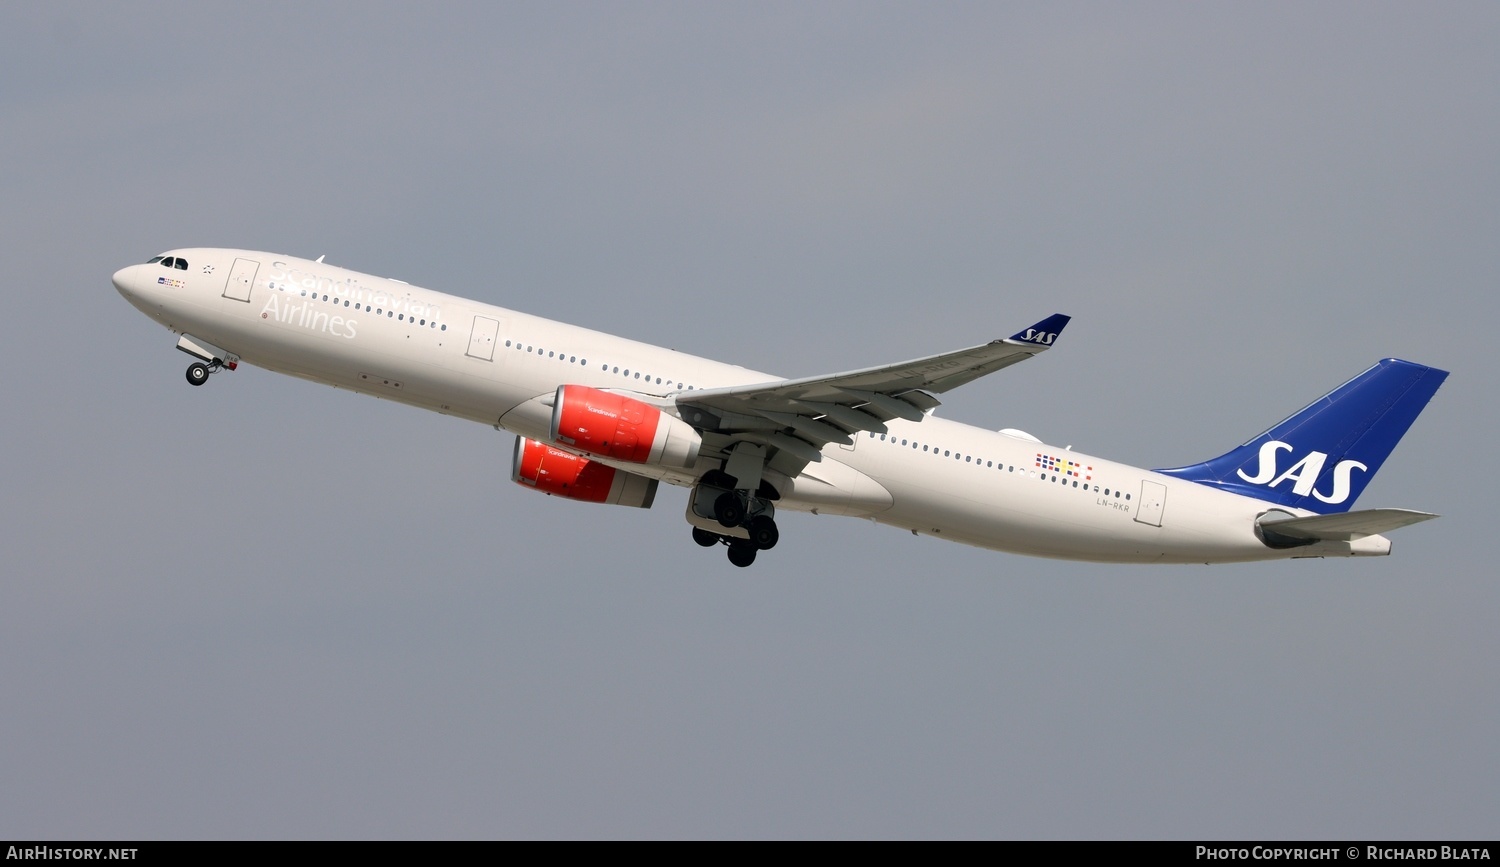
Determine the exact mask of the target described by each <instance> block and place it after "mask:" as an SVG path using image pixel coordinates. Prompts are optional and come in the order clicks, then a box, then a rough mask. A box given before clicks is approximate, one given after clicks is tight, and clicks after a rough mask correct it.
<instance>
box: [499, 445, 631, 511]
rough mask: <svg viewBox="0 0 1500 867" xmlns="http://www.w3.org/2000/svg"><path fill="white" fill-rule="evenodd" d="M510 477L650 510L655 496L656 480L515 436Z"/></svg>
mask: <svg viewBox="0 0 1500 867" xmlns="http://www.w3.org/2000/svg"><path fill="white" fill-rule="evenodd" d="M510 478H511V481H513V482H516V483H517V484H521V485H525V486H527V487H529V488H535V489H536V490H538V491H541V492H543V493H545V494H551V495H552V496H555V497H566V498H567V499H569V500H583V501H584V502H586V503H604V504H606V505H611V506H638V507H640V508H642V509H649V508H651V501H652V500H654V499H656V485H657V481H656V479H648V478H646V477H645V476H638V475H636V474H635V473H627V472H622V471H620V470H617V469H615V468H614V467H611V466H606V465H605V464H601V463H599V462H598V461H591V460H589V459H588V458H586V457H583V456H581V455H575V454H572V453H571V452H565V451H563V450H562V449H555V448H553V447H552V446H549V445H547V444H546V443H539V442H537V441H536V440H529V439H527V438H526V437H516V453H515V458H514V461H513V463H512V464H511V471H510Z"/></svg>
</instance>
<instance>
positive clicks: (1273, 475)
mask: <svg viewBox="0 0 1500 867" xmlns="http://www.w3.org/2000/svg"><path fill="white" fill-rule="evenodd" d="M1280 451H1288V452H1290V451H1292V446H1291V444H1290V443H1284V442H1281V441H1279V440H1271V441H1270V442H1266V443H1262V444H1261V447H1260V455H1259V458H1260V467H1259V468H1258V469H1257V470H1256V473H1255V475H1253V476H1247V475H1245V471H1244V470H1235V473H1236V474H1237V475H1238V476H1239V477H1240V478H1242V479H1244V480H1245V481H1247V482H1249V483H1250V484H1252V485H1265V486H1266V487H1270V488H1274V487H1276V486H1277V485H1279V484H1281V483H1282V482H1285V481H1291V482H1293V485H1292V493H1294V494H1296V495H1297V496H1299V497H1305V496H1307V495H1308V494H1312V495H1313V496H1314V497H1317V498H1318V499H1319V500H1322V501H1323V502H1325V503H1329V504H1335V503H1342V502H1344V501H1345V500H1347V499H1349V474H1350V473H1352V472H1354V471H1355V470H1368V469H1369V467H1367V466H1365V465H1364V464H1362V463H1360V462H1359V461H1339V462H1338V464H1336V465H1335V466H1334V468H1333V492H1332V493H1330V494H1324V493H1323V492H1322V491H1316V490H1313V485H1315V484H1317V481H1318V476H1319V475H1321V474H1322V472H1323V464H1324V463H1326V462H1327V461H1328V455H1326V454H1324V453H1323V452H1308V454H1307V457H1305V458H1303V459H1302V460H1300V461H1298V462H1296V463H1295V464H1292V465H1291V466H1290V467H1288V468H1287V470H1286V472H1284V473H1281V474H1280V475H1277V472H1276V453H1277V452H1280Z"/></svg>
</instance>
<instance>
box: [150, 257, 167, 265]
mask: <svg viewBox="0 0 1500 867" xmlns="http://www.w3.org/2000/svg"><path fill="white" fill-rule="evenodd" d="M165 258H167V257H166V256H152V257H151V258H150V260H148V261H147V262H146V264H147V265H155V264H156V263H157V262H160V261H161V260H163V259H165Z"/></svg>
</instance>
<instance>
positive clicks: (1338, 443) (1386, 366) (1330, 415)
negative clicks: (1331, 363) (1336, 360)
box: [1157, 358, 1448, 514]
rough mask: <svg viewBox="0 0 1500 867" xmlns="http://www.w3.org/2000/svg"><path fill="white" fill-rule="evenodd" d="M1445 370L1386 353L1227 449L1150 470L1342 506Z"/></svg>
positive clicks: (1315, 505)
mask: <svg viewBox="0 0 1500 867" xmlns="http://www.w3.org/2000/svg"><path fill="white" fill-rule="evenodd" d="M1447 377H1448V372H1447V371H1446V370H1438V369H1437V368H1435V367H1426V366H1423V365H1420V364H1415V363H1413V362H1410V361H1401V360H1400V359H1396V358H1387V359H1385V360H1383V361H1380V362H1378V363H1376V364H1375V366H1374V367H1371V368H1370V369H1369V370H1366V371H1365V372H1364V373H1361V374H1360V375H1359V376H1356V377H1354V378H1353V379H1351V380H1349V381H1348V382H1346V383H1344V384H1343V385H1341V386H1339V387H1338V388H1336V389H1334V390H1333V391H1330V392H1329V393H1328V394H1326V395H1324V396H1322V397H1320V398H1318V399H1317V400H1315V401H1313V402H1312V403H1311V404H1309V405H1308V406H1306V407H1304V408H1303V409H1302V410H1300V411H1298V412H1297V413H1295V414H1293V415H1292V416H1291V417H1289V418H1287V419H1285V420H1284V421H1281V422H1278V423H1277V424H1276V425H1275V426H1273V427H1272V428H1271V429H1270V430H1268V431H1266V432H1265V433H1263V434H1261V435H1260V436H1257V437H1255V438H1254V439H1252V440H1250V441H1249V442H1247V443H1245V444H1244V445H1242V446H1240V447H1239V448H1237V449H1235V450H1234V451H1231V452H1229V453H1228V454H1224V455H1220V456H1219V457H1217V458H1214V459H1213V460H1211V461H1205V462H1204V463H1201V464H1193V465H1191V466H1186V467H1174V468H1171V469H1163V470H1157V472H1159V473H1163V474H1165V475H1169V476H1176V477H1177V478H1180V479H1188V480H1189V481H1194V482H1198V483H1199V484H1204V485H1210V486H1212V487H1216V488H1222V489H1223V490H1226V491H1232V492H1234V493H1236V494H1243V495H1245V496H1247V497H1254V498H1256V499H1258V500H1267V501H1270V502H1273V503H1276V504H1278V505H1282V506H1289V507H1291V508H1294V509H1307V510H1309V511H1312V512H1317V513H1319V514H1331V513H1335V512H1347V511H1349V508H1350V507H1351V506H1352V505H1354V501H1355V500H1356V499H1357V498H1358V497H1359V495H1360V493H1361V492H1363V491H1364V489H1365V485H1367V484H1369V482H1370V479H1371V478H1373V477H1374V476H1375V471H1376V470H1379V469H1380V465H1381V464H1382V463H1384V462H1385V459H1386V457H1387V456H1389V455H1390V453H1391V451H1392V450H1393V449H1394V448H1395V447H1396V443H1398V442H1400V441H1401V437H1402V436H1403V435H1404V434H1405V433H1406V431H1407V429H1408V428H1410V427H1411V425H1412V422H1414V421H1416V419H1417V415H1418V414H1420V413H1421V412H1422V409H1423V407H1425V406H1427V402H1428V401H1429V400H1431V399H1432V396H1433V395H1434V394H1435V393H1437V390H1438V386H1440V385H1442V384H1443V380H1444V379H1446V378H1447Z"/></svg>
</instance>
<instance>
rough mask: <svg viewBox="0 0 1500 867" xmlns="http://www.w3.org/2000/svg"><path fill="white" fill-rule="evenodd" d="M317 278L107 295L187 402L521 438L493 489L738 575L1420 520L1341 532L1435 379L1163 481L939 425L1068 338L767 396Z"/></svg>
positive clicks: (1165, 556)
mask: <svg viewBox="0 0 1500 867" xmlns="http://www.w3.org/2000/svg"><path fill="white" fill-rule="evenodd" d="M323 259H324V257H322V256H319V257H318V258H317V259H316V260H308V259H302V258H297V257H294V256H287V255H280V254H275V253H266V252H257V251H251V250H238V249H220V248H190V249H179V250H171V251H169V252H166V253H163V254H162V255H160V256H154V257H152V258H151V259H150V260H149V261H148V262H145V263H143V264H138V265H130V266H128V267H125V268H123V269H121V270H120V271H118V272H117V273H115V275H114V277H113V283H114V286H115V288H116V289H117V290H118V291H119V292H120V294H121V295H123V296H124V297H125V299H126V300H127V301H129V302H130V303H131V304H132V305H134V306H135V307H136V308H137V309H139V310H140V311H141V312H143V313H145V314H146V315H147V316H149V317H151V318H152V319H154V320H156V321H157V322H159V323H160V324H162V325H164V326H166V328H167V329H168V330H169V331H171V332H172V333H173V334H176V335H178V341H177V348H178V349H180V350H182V351H183V352H185V353H187V354H188V355H190V356H192V357H193V359H194V360H193V361H192V363H191V364H190V365H189V366H188V369H187V380H188V382H189V383H191V384H193V385H195V386H201V385H203V384H204V383H205V382H206V381H208V379H209V378H210V376H211V375H213V374H216V373H220V372H223V371H233V370H235V369H236V368H238V366H239V365H240V363H241V362H244V363H248V364H252V365H255V366H259V367H262V368H265V369H268V370H272V371H277V372H280V373H285V374H289V375H291V376H297V377H301V378H303V379H308V380H312V381H314V382H320V383H325V384H328V385H332V386H335V387H338V388H345V389H349V390H352V391H356V392H360V393H362V394H368V395H374V396H376V397H381V398H385V399H387V400H394V401H399V402H401V403H405V404H410V405H412V406H417V407H422V408H424V409H429V410H432V411H434V412H439V413H444V414H447V415H453V416H458V417H461V418H465V419H470V420H472V421H476V422H481V423H483V424H486V425H491V426H493V427H495V428H496V429H497V430H503V431H509V432H511V433H513V434H515V435H516V440H515V447H514V451H513V454H512V469H511V478H512V480H514V481H515V482H518V483H520V484H521V485H523V486H525V487H528V488H531V489H533V490H537V491H540V492H542V493H545V494H550V495H552V496H556V497H563V498H567V499H572V500H579V501H583V502H590V503H601V504H608V505H615V506H629V507H638V508H650V507H651V505H652V503H653V501H654V500H655V497H656V493H657V489H658V487H659V485H660V483H662V482H666V483H668V484H670V485H675V486H679V487H683V488H687V489H688V496H687V507H686V519H687V523H688V524H690V525H691V527H692V537H693V540H694V541H695V542H696V543H697V544H699V545H701V546H703V547H706V548H710V547H717V546H723V547H725V548H727V554H728V559H729V562H730V563H732V564H734V565H735V566H740V567H744V566H749V565H751V564H752V563H753V562H754V561H755V559H756V556H757V554H758V553H760V552H762V551H766V550H769V549H771V548H774V547H775V546H776V543H777V541H778V539H779V538H780V530H779V526H778V522H777V520H776V516H777V513H778V512H779V511H781V510H787V511H794V512H811V513H814V514H819V515H845V516H852V517H859V518H868V519H870V520H873V521H875V522H877V523H880V524H885V525H889V526H893V527H898V528H901V529H904V530H908V531H910V532H911V533H912V534H914V535H919V536H932V537H935V538H938V539H947V540H952V541H955V542H961V543H964V544H967V545H973V546H978V547H981V548H988V549H993V550H998V551H1008V552H1012V553H1017V554H1025V555H1033V556H1039V557H1050V558H1058V559H1068V560H1085V561H1097V562H1112V563H1227V562H1243V561H1255V560H1276V559H1287V558H1301V557H1359V556H1372V555H1384V554H1389V553H1390V550H1391V544H1390V540H1389V539H1387V538H1386V537H1385V536H1384V535H1382V534H1383V533H1386V532H1389V531H1391V530H1395V529H1398V528H1401V527H1404V526H1407V525H1410V524H1415V523H1418V522H1420V521H1425V520H1429V519H1431V518H1435V517H1437V516H1436V515H1434V514H1431V513H1428V512H1420V511H1413V510H1409V509H1390V508H1381V509H1367V510H1359V511H1351V507H1352V506H1353V504H1354V502H1355V500H1356V499H1357V498H1358V497H1359V495H1360V494H1361V493H1362V492H1363V491H1364V489H1365V487H1366V485H1368V484H1369V482H1370V479H1371V478H1372V477H1373V476H1374V475H1375V473H1376V471H1377V470H1379V469H1380V466H1381V465H1382V464H1383V463H1384V461H1385V459H1386V457H1387V456H1389V455H1390V453H1391V451H1392V450H1393V449H1394V448H1395V446H1396V443H1397V442H1398V441H1399V440H1400V439H1401V437H1402V436H1403V435H1404V434H1405V433H1406V431H1407V429H1408V428H1409V427H1410V426H1411V424H1412V423H1413V422H1414V421H1415V420H1416V417H1417V415H1418V414H1419V413H1420V412H1421V411H1422V409H1423V408H1424V407H1425V406H1426V405H1427V402H1428V401H1429V400H1430V399H1431V398H1432V396H1433V395H1434V394H1435V393H1436V392H1437V390H1438V387H1439V386H1440V385H1442V383H1443V380H1444V379H1446V378H1447V376H1448V373H1447V371H1443V370H1438V369H1436V368H1433V367H1427V366H1424V365H1421V364H1416V363H1413V362H1410V361H1402V360H1399V359H1394V358H1387V359H1384V360H1382V361H1379V362H1377V363H1376V364H1375V365H1373V366H1371V367H1370V368H1368V369H1367V370H1365V371H1364V372H1362V373H1360V374H1358V375H1357V376H1355V377H1354V378H1353V379H1350V380H1349V381H1347V382H1345V383H1344V384H1342V385H1340V386H1339V387H1337V388H1335V389H1333V390H1332V391H1330V392H1328V393H1327V394H1326V395H1324V396H1323V397H1320V398H1318V399H1317V400H1315V401H1313V402H1312V403H1311V404H1309V405H1308V406H1307V407H1305V408H1303V409H1301V410H1299V411H1297V412H1296V413H1293V414H1292V415H1291V416H1289V417H1287V418H1286V419H1285V420H1283V421H1281V422H1278V423H1277V424H1275V425H1273V426H1271V427H1270V428H1268V429H1267V430H1266V431H1265V432H1263V433H1261V434H1260V435H1258V436H1256V437H1253V438H1252V439H1250V440H1248V441H1246V442H1245V443H1244V444H1243V445H1240V446H1238V447H1237V448H1234V449H1231V450H1230V451H1228V452H1226V453H1225V454H1223V455H1221V456H1219V457H1216V458H1213V459H1212V460H1208V461H1204V462H1202V463H1196V464H1189V465H1184V466H1179V467H1169V468H1164V469H1157V470H1147V469H1141V468H1137V467H1132V466H1127V465H1125V464H1121V463H1116V462H1113V461H1109V460H1105V459H1103V458H1098V457H1092V456H1089V455H1085V454H1081V453H1077V452H1074V451H1072V450H1071V447H1061V448H1060V447H1058V446H1053V445H1048V444H1046V443H1043V442H1042V441H1041V440H1039V439H1037V438H1036V437H1034V436H1031V435H1030V434H1027V433H1025V432H1023V431H1020V430H1015V429H1005V430H1000V431H991V430H985V429H981V428H977V427H973V426H970V425H965V424H960V423H958V422H955V421H950V420H947V419H943V418H939V417H937V416H936V415H934V413H933V410H935V409H936V408H937V406H938V405H939V400H938V397H937V395H941V394H943V393H945V392H948V391H950V390H952V389H954V388H957V387H958V386H961V385H963V384H965V383H968V382H971V381H973V380H975V379H978V378H979V377H981V376H984V375H986V374H990V373H993V372H995V371H998V370H1001V369H1004V368H1007V367H1010V366H1011V365H1013V364H1016V363H1018V362H1021V361H1025V360H1027V359H1029V358H1031V357H1033V356H1035V355H1038V354H1040V353H1042V352H1045V351H1046V350H1048V349H1050V348H1051V347H1053V346H1054V345H1056V342H1057V340H1058V336H1059V335H1060V334H1061V333H1062V331H1063V329H1064V327H1065V326H1066V325H1067V324H1068V321H1069V317H1067V316H1064V315H1062V314H1055V315H1052V316H1048V317H1046V318H1044V319H1042V320H1041V321H1039V322H1037V323H1035V324H1034V325H1031V326H1029V327H1027V328H1022V329H1020V330H1019V331H1016V332H1015V333H1013V334H1011V335H1010V336H1009V337H1005V338H1001V339H996V340H992V341H990V342H988V343H984V344H981V345H978V346H971V347H967V348H963V349H958V350H954V351H950V352H943V353H939V354H937V355H931V356H927V357H924V358H918V359H914V360H911V361H905V362H900V363H896V364H885V365H880V366H877V367H868V368H862V369H859V370H851V371H847V372H843V373H834V374H828V375H822V376H809V377H801V378H797V379H782V378H780V377H776V376H772V375H770V374H765V373H758V372H756V371H753V370H747V369H745V368H743V367H738V366H735V365H731V364H725V363H721V362H717V361H712V360H709V359H706V358H699V357H695V356H692V355H687V354H685V353H681V352H677V351H675V350H672V349H666V348H662V347H658V346H652V345H649V344H646V343H639V342H636V341H633V340H628V339H625V338H622V337H616V336H613V335H610V334H605V333H602V332H599V331H593V330H590V329H586V328H580V327H577V326H573V325H568V324H565V323H561V322H555V321H550V320H547V319H543V318H540V317H536V316H530V315H527V314H525V313H521V312H517V311H514V310H507V309H504V308H501V307H496V306H493V305H490V304H485V303H482V302H479V301H474V300H469V299H466V298H461V297H458V296H455V295H448V294H444V293H441V292H436V291H432V290H429V289H423V288H420V287H417V286H414V285H410V284H408V283H405V282H403V281H400V280H394V279H388V278H384V277H376V276H372V275H369V274H361V273H358V272H355V271H351V270H347V269H344V268H340V267H336V266H334V265H331V264H328V263H325V262H324V261H323Z"/></svg>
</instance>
